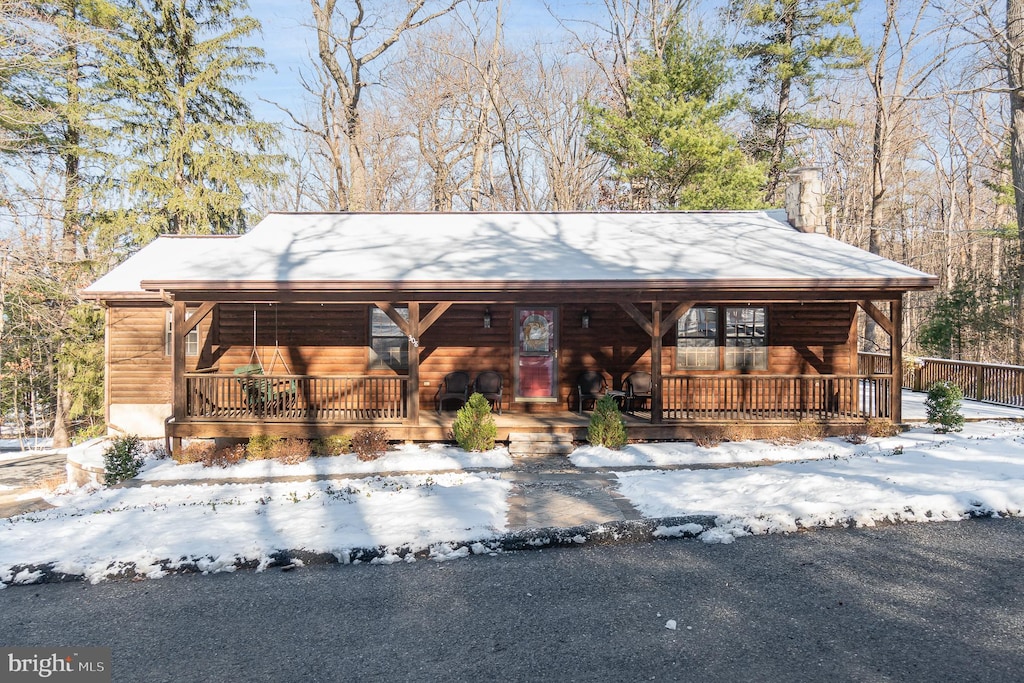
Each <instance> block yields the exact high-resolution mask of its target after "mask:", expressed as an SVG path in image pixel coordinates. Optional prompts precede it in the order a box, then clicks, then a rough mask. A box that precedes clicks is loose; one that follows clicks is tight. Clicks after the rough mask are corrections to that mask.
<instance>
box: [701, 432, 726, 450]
mask: <svg viewBox="0 0 1024 683" xmlns="http://www.w3.org/2000/svg"><path fill="white" fill-rule="evenodd" d="M725 439H726V433H725V429H723V428H722V427H702V428H700V429H695V430H694V431H693V442H694V443H695V444H697V445H698V446H700V447H701V448H714V447H715V446H718V445H719V444H720V443H722V441H724V440H725Z"/></svg>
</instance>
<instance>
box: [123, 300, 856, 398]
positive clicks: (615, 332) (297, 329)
mask: <svg viewBox="0 0 1024 683" xmlns="http://www.w3.org/2000/svg"><path fill="white" fill-rule="evenodd" d="M528 303H529V304H536V305H538V306H543V305H544V304H543V303H542V302H528ZM584 307H585V308H586V309H587V310H588V312H589V314H590V326H589V327H588V328H583V327H582V325H581V316H582V313H583V309H584ZM430 308H431V305H430V304H424V305H422V307H421V315H426V314H427V313H428V312H429V310H430ZM485 308H489V309H490V313H491V327H490V328H484V326H483V316H484V310H485ZM638 308H640V310H641V311H642V312H644V313H645V314H647V315H649V314H650V307H649V305H648V306H639V307H638ZM671 308H672V307H671V306H669V305H666V306H665V307H664V308H663V312H664V313H665V314H667V313H668V312H669V311H670V310H671ZM167 310H168V309H167V308H166V307H163V306H159V307H154V306H149V307H144V306H124V305H119V306H113V307H112V308H111V310H110V316H109V320H110V323H109V329H108V335H109V340H108V343H109V352H108V354H109V355H108V381H109V396H110V402H111V403H128V404H147V403H150V404H151V403H166V402H169V401H170V400H171V378H170V372H171V370H170V368H171V360H170V358H169V357H168V356H167V355H165V351H164V325H165V315H166V311H167ZM254 310H255V313H256V334H255V341H256V349H257V351H258V354H259V357H260V360H261V361H262V363H263V365H264V368H265V369H266V372H267V374H271V373H273V374H292V375H306V376H330V375H349V374H375V375H376V374H379V375H382V376H394V375H396V374H397V373H395V372H394V371H392V370H390V369H385V370H376V371H372V372H371V371H369V370H368V363H369V352H368V344H369V309H368V307H367V306H365V305H334V304H324V305H319V304H311V305H288V304H282V305H275V306H268V305H266V304H258V305H256V306H255V307H254V306H252V305H241V304H221V305H219V306H217V307H216V309H215V310H214V312H213V313H212V314H211V315H209V316H207V318H206V319H204V320H203V321H202V323H201V324H200V327H199V330H200V346H201V353H200V355H199V356H198V357H189V358H187V359H186V360H187V368H188V370H189V371H192V370H195V369H197V368H199V369H204V368H217V369H218V371H219V372H221V373H230V372H231V371H232V370H234V369H235V368H237V367H239V366H241V365H247V364H249V363H250V362H251V361H252V360H253V353H252V352H253V339H254V336H253V311H254ZM855 314H856V304H853V303H849V302H838V303H828V302H824V303H805V304H798V303H796V304H789V303H787V304H782V303H777V304H768V339H769V367H768V370H767V371H766V373H765V374H772V375H781V374H792V375H808V374H822V375H846V374H856V372H857V355H856V336H855V335H856V328H855V325H854V320H855ZM514 315H515V307H514V306H512V305H508V304H503V305H494V304H492V305H489V306H485V305H484V304H454V305H452V306H451V307H450V308H449V309H448V310H447V311H446V312H445V313H444V314H443V315H442V316H441V317H440V318H439V319H438V320H437V322H435V323H434V325H433V326H432V327H430V328H429V329H428V330H426V331H425V332H424V333H423V334H422V335H421V338H420V340H419V342H420V347H419V353H420V388H419V391H420V403H421V406H423V408H424V409H432V408H433V407H434V396H435V393H436V391H437V387H438V386H439V384H440V383H441V380H442V379H443V378H444V376H445V374H447V373H448V372H451V371H454V370H465V371H467V372H469V373H470V374H471V375H474V376H475V375H476V374H478V373H479V372H482V371H484V370H495V371H497V372H499V373H501V375H502V377H503V378H504V380H505V406H506V408H507V407H508V406H509V405H510V404H511V400H512V394H513V381H514V380H513V377H514V367H513V366H514V364H515V352H514V350H515V344H516V341H517V340H516V338H515V334H516V330H515V329H514V325H513V318H514ZM558 333H559V347H560V351H559V356H558V367H559V375H558V385H559V395H558V400H557V402H555V403H548V404H524V405H523V407H522V409H523V410H524V411H525V410H528V411H531V412H533V411H539V412H543V411H548V410H564V409H566V407H567V406H569V404H570V394H571V393H572V391H573V389H572V387H573V386H574V385H575V380H576V377H577V375H579V373H580V372H582V371H583V370H587V369H599V370H602V371H603V372H604V373H605V374H606V376H608V378H609V380H610V383H611V386H612V387H613V388H619V387H620V386H621V382H622V380H623V379H624V378H625V376H626V375H628V374H629V373H630V372H633V371H637V370H644V371H647V370H650V361H651V359H650V338H649V337H648V336H647V334H646V333H645V332H644V331H643V330H642V329H641V328H640V327H639V326H638V325H637V324H636V323H635V322H634V321H633V320H632V319H631V318H629V316H627V315H626V314H625V312H624V311H623V310H622V309H621V308H620V307H619V306H618V305H617V304H590V305H586V306H584V305H583V304H566V305H563V306H562V307H561V308H560V318H559V325H558ZM278 351H279V352H280V355H278ZM675 353H676V351H675V332H674V328H673V329H671V330H669V331H668V332H667V333H666V334H665V336H664V338H663V352H662V367H663V368H664V372H665V374H666V375H668V374H672V373H674V372H675V373H677V372H678V371H676V370H675ZM689 374H695V373H689ZM712 374H728V373H724V372H718V373H712ZM753 374H757V373H753Z"/></svg>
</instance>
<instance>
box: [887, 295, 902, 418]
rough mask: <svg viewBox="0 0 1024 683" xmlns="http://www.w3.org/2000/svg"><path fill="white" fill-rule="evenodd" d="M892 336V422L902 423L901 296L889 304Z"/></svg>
mask: <svg viewBox="0 0 1024 683" xmlns="http://www.w3.org/2000/svg"><path fill="white" fill-rule="evenodd" d="M889 319H890V320H891V321H892V335H891V338H890V341H889V362H890V363H891V364H892V386H891V392H892V399H891V405H892V418H891V419H892V422H893V424H901V423H902V422H903V295H902V294H900V296H899V298H897V299H893V300H892V301H890V302H889Z"/></svg>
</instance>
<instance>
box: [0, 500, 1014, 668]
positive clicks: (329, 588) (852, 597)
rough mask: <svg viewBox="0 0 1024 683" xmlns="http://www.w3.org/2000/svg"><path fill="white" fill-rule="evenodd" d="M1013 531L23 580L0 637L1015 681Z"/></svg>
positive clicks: (324, 661) (217, 652) (126, 654)
mask: <svg viewBox="0 0 1024 683" xmlns="http://www.w3.org/2000/svg"><path fill="white" fill-rule="evenodd" d="M1021 548H1024V520H979V521H970V522H960V523H942V524H917V525H903V526H899V527H888V528H882V529H877V530H852V531H851V530H835V531H820V532H812V533H806V534H800V535H794V536H773V537H758V538H746V539H741V540H739V541H737V542H736V543H734V544H732V545H710V546H709V545H704V544H702V543H700V542H698V541H681V540H674V541H665V542H660V543H654V544H638V545H629V546H617V547H604V548H599V547H587V548H570V549H564V550H547V551H542V552H537V551H534V552H522V553H511V554H506V555H500V556H496V557H487V556H483V557H474V558H469V559H464V560H458V561H454V562H448V563H443V564H436V563H433V562H424V561H421V562H418V563H415V564H411V565H406V564H401V565H393V566H389V567H381V566H368V565H361V566H348V567H338V566H334V567H311V568H303V569H296V570H294V571H291V572H282V571H281V570H270V571H267V572H265V573H260V574H257V573H253V572H239V573H236V574H233V575H225V574H222V575H213V576H198V575H193V576H178V577H167V578H164V579H160V580H153V581H140V582H130V581H119V582H108V583H103V584H99V585H95V586H90V585H83V584H61V585H42V586H19V587H12V588H8V589H6V590H3V591H0V643H2V644H5V645H50V646H54V645H76V646H84V645H103V646H109V647H112V648H113V652H114V672H115V680H119V681H242V680H246V681H282V680H298V681H341V680H357V679H359V680H381V681H384V680H387V681H396V680H413V679H415V680H438V679H441V680H516V681H519V680H558V681H569V680H609V681H611V680H614V681H627V680H628V681H634V680H673V681H701V682H704V681H729V682H730V683H732V682H734V681H785V682H786V683H791V682H794V681H901V682H902V681H929V682H931V681H958V682H960V681H985V682H996V681H1020V680H1022V678H1024V639H1022V637H1021V636H1022V634H1024V571H1022V570H1024V560H1022V557H1021ZM669 619H675V620H676V622H677V624H678V628H677V630H669V629H667V628H666V627H665V625H666V622H667V621H668V620H669Z"/></svg>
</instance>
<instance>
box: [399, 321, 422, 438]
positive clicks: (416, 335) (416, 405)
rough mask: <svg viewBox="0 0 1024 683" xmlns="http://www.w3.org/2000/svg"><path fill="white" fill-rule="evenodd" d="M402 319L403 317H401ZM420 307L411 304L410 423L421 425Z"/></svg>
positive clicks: (409, 333) (409, 332)
mask: <svg viewBox="0 0 1024 683" xmlns="http://www.w3.org/2000/svg"><path fill="white" fill-rule="evenodd" d="M399 317H401V316H399ZM420 332H421V330H420V305H419V303H418V302H416V301H410V302H409V331H408V332H407V333H406V334H408V335H409V383H408V387H409V393H410V395H409V422H410V423H411V424H414V425H418V424H419V423H420Z"/></svg>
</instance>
